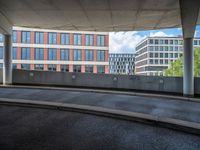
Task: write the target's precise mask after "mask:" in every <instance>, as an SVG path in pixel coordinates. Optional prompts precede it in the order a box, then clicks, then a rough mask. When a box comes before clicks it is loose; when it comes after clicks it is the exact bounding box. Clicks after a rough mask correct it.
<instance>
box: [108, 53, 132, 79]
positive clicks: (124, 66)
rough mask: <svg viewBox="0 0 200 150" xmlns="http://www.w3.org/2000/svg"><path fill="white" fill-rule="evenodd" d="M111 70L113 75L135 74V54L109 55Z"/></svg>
mask: <svg viewBox="0 0 200 150" xmlns="http://www.w3.org/2000/svg"><path fill="white" fill-rule="evenodd" d="M109 69H110V73H111V74H129V75H133V74H134V69H135V55H134V54H109Z"/></svg>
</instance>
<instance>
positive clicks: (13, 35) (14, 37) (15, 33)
mask: <svg viewBox="0 0 200 150" xmlns="http://www.w3.org/2000/svg"><path fill="white" fill-rule="evenodd" d="M12 42H13V43H17V31H13V32H12Z"/></svg>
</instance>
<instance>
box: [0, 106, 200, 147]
mask: <svg viewBox="0 0 200 150" xmlns="http://www.w3.org/2000/svg"><path fill="white" fill-rule="evenodd" d="M199 148H200V137H198V136H195V135H191V134H186V133H182V132H178V131H174V130H170V129H166V128H160V127H155V126H150V125H144V124H141V123H136V122H130V121H125V120H118V119H113V118H106V117H99V116H93V115H88V114H80V113H74V112H73V113H72V112H68V111H59V110H47V109H38V108H24V107H15V106H3V105H2V106H0V150H94V149H95V150H126V149H127V150H132V149H136V150H137V149H140V150H141V149H142V150H163V149H164V150H176V149H177V150H199Z"/></svg>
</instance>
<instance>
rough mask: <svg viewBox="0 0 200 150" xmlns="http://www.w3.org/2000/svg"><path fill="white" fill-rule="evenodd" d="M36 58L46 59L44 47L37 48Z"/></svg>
mask: <svg viewBox="0 0 200 150" xmlns="http://www.w3.org/2000/svg"><path fill="white" fill-rule="evenodd" d="M35 60H44V49H43V48H35Z"/></svg>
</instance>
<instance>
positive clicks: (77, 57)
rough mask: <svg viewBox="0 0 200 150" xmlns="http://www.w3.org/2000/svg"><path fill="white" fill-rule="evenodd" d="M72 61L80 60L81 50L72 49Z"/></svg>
mask: <svg viewBox="0 0 200 150" xmlns="http://www.w3.org/2000/svg"><path fill="white" fill-rule="evenodd" d="M73 52H74V61H81V50H74V51H73Z"/></svg>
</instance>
